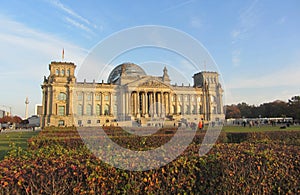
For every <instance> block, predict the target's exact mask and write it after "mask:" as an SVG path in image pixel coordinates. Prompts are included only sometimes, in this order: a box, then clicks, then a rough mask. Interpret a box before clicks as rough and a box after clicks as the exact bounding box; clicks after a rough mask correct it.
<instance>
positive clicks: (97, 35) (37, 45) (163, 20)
mask: <svg viewBox="0 0 300 195" xmlns="http://www.w3.org/2000/svg"><path fill="white" fill-rule="evenodd" d="M140 25H161V26H168V27H171V28H175V29H178V30H180V31H183V32H185V33H187V34H189V35H191V36H192V37H194V38H195V39H197V40H198V41H199V42H201V43H202V44H203V46H204V47H205V48H206V49H207V50H208V51H209V53H210V54H211V56H212V57H213V59H214V60H215V62H216V63H217V65H218V68H219V71H220V74H221V75H222V78H223V81H224V83H223V87H224V88H225V92H226V94H225V103H226V104H232V103H239V102H247V103H248V104H255V105H259V104H260V103H264V102H270V101H274V100H277V99H279V100H284V101H287V100H288V99H289V98H291V97H292V96H294V95H300V88H299V84H300V77H299V75H300V1H298V0H295V1H292V0H288V1H280V0H277V1H273V0H261V1H248V0H244V1H238V0H232V1H230V0H228V1H221V0H214V1H196V0H195V1H193V0H190V1H183V0H169V1H133V0H131V1H126V0H124V1H91V0H86V1H71V0H67V1H63V0H61V1H59V0H26V1H19V0H18V1H17V0H11V1H3V2H1V6H0V49H1V52H0V69H1V72H0V82H1V90H0V109H8V108H9V107H11V108H12V113H13V115H19V116H22V117H23V116H24V114H25V104H24V101H25V98H26V97H28V98H29V101H30V104H29V108H30V109H29V113H30V114H34V107H35V105H36V104H39V103H41V99H42V97H41V88H40V85H41V83H42V81H43V76H44V75H48V64H49V63H50V62H51V61H59V60H61V51H62V48H64V49H65V60H66V61H72V62H74V63H76V64H77V65H78V67H80V65H81V63H82V62H83V61H84V59H85V57H86V56H87V55H88V54H89V52H90V51H91V50H92V49H93V48H94V47H95V46H96V45H97V44H98V43H99V42H100V41H102V40H103V39H105V38H107V37H109V36H110V35H111V34H113V33H116V32H118V31H120V30H123V29H126V28H132V27H135V26H140ZM141 51H143V50H141ZM141 51H139V52H136V53H134V52H133V54H132V55H124V56H122V57H120V58H118V59H117V60H115V63H119V62H121V60H123V61H132V62H135V63H142V62H143V60H144V61H151V60H153V61H159V62H169V63H177V64H181V63H182V66H184V62H183V61H180V60H179V61H176V60H174V59H166V58H171V57H172V55H166V54H165V53H166V52H161V54H160V52H159V50H157V51H155V52H154V51H152V52H149V56H147V55H146V54H144V55H142V54H141ZM134 54H136V55H134ZM151 54H152V55H151ZM153 54H156V55H153ZM126 57H127V58H130V59H127V58H126ZM143 57H144V58H145V59H143ZM151 57H153V58H154V59H151ZM118 60H119V61H118ZM115 65H117V64H115ZM150 70H151V68H150ZM147 73H149V74H151V73H152V72H148V71H147ZM153 74H156V73H153ZM170 76H171V79H172V75H170ZM191 76H192V75H191ZM103 79H104V80H106V78H103ZM173 80H174V79H173Z"/></svg>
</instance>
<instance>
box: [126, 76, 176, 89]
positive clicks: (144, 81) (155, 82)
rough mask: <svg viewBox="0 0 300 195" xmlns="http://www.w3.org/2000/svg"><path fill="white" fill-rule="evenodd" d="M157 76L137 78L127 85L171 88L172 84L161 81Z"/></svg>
mask: <svg viewBox="0 0 300 195" xmlns="http://www.w3.org/2000/svg"><path fill="white" fill-rule="evenodd" d="M159 79H160V78H157V77H144V78H141V79H137V80H135V81H132V82H130V83H127V84H126V85H127V86H128V87H139V88H170V87H171V86H170V85H168V84H166V83H164V82H162V81H160V80H159Z"/></svg>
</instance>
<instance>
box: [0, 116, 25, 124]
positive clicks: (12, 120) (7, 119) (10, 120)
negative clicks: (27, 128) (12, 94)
mask: <svg viewBox="0 0 300 195" xmlns="http://www.w3.org/2000/svg"><path fill="white" fill-rule="evenodd" d="M21 121H22V119H21V117H19V116H14V117H12V116H4V117H2V118H0V123H20V122H21Z"/></svg>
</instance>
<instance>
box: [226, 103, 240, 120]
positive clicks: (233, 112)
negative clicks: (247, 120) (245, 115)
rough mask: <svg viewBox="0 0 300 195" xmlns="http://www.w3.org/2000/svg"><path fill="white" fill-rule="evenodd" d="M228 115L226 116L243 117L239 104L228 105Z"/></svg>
mask: <svg viewBox="0 0 300 195" xmlns="http://www.w3.org/2000/svg"><path fill="white" fill-rule="evenodd" d="M225 109H226V116H225V118H226V119H228V118H241V111H240V109H239V108H238V106H237V105H233V104H232V105H230V106H226V107H225Z"/></svg>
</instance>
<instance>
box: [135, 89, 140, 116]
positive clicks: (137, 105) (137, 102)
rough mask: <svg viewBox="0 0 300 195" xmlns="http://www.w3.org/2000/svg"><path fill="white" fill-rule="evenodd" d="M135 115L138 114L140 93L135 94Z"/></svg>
mask: <svg viewBox="0 0 300 195" xmlns="http://www.w3.org/2000/svg"><path fill="white" fill-rule="evenodd" d="M136 108H137V109H136V114H138V115H139V114H140V92H138V91H137V92H136Z"/></svg>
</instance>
